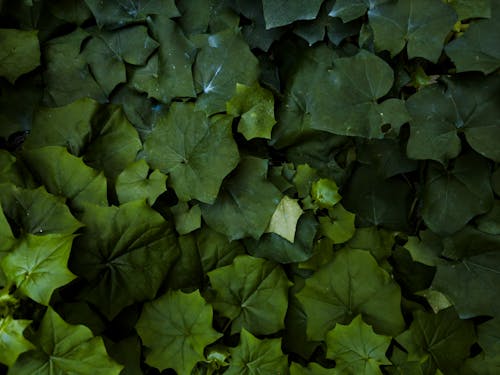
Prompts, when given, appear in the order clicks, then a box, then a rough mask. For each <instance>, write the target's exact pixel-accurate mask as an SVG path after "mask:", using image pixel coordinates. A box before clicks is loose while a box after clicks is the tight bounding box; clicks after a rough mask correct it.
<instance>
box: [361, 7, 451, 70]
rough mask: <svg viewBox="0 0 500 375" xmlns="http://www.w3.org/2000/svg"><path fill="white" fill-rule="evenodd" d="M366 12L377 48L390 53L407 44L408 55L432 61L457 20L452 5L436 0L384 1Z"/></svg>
mask: <svg viewBox="0 0 500 375" xmlns="http://www.w3.org/2000/svg"><path fill="white" fill-rule="evenodd" d="M368 16H369V18H370V26H371V28H372V29H373V33H374V37H375V47H376V48H377V49H378V50H387V51H389V52H390V53H391V55H392V56H394V55H396V54H398V53H399V52H400V51H401V50H402V49H403V48H404V47H405V45H406V44H408V45H407V51H408V58H410V59H411V58H414V57H424V58H426V59H427V60H430V61H432V62H437V60H438V58H439V56H440V55H441V51H442V49H443V45H444V41H445V38H446V35H447V34H448V33H449V32H450V31H451V29H452V28H453V24H454V23H455V22H456V20H457V16H456V14H455V12H454V10H453V8H451V7H450V6H449V5H447V4H445V3H444V2H443V1H440V0H398V1H397V2H386V3H383V4H380V5H377V6H375V7H374V8H372V9H370V10H369V11H368Z"/></svg>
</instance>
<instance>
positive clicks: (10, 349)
mask: <svg viewBox="0 0 500 375" xmlns="http://www.w3.org/2000/svg"><path fill="white" fill-rule="evenodd" d="M30 324H31V320H18V319H14V318H12V316H7V317H5V318H0V363H3V364H4V365H7V366H12V365H13V364H14V362H15V361H16V359H17V357H18V356H19V355H20V354H21V353H24V352H27V351H28V350H31V349H34V346H33V344H32V343H31V342H29V341H28V340H26V338H25V337H24V335H23V332H24V330H25V329H26V327H28V326H29V325H30Z"/></svg>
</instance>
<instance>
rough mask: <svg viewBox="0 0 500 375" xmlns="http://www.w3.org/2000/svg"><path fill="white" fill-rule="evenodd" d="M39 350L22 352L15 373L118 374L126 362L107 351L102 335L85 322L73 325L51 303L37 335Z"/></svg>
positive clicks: (12, 369)
mask: <svg viewBox="0 0 500 375" xmlns="http://www.w3.org/2000/svg"><path fill="white" fill-rule="evenodd" d="M33 343H34V344H35V345H36V347H37V349H36V351H29V352H26V353H23V354H21V355H20V356H19V358H18V359H17V361H16V363H15V364H14V365H13V366H12V367H11V368H10V369H9V373H12V374H40V375H50V374H81V375H92V374H94V375H118V374H120V372H121V370H122V368H123V366H122V365H119V364H118V363H116V362H115V361H113V360H112V359H111V358H110V357H109V356H108V354H107V353H106V348H105V347H104V343H103V341H102V338H101V337H94V336H93V334H92V332H91V331H90V329H88V328H87V327H85V326H83V325H70V324H68V323H66V322H65V321H64V320H62V319H61V317H60V316H59V315H57V313H56V312H55V311H54V310H53V309H52V308H51V307H49V308H48V309H47V312H46V313H45V315H44V317H43V319H42V322H41V324H40V328H39V329H38V331H37V332H36V333H35V335H34V337H33Z"/></svg>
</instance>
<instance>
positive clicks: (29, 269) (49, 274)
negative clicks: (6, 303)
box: [1, 234, 76, 305]
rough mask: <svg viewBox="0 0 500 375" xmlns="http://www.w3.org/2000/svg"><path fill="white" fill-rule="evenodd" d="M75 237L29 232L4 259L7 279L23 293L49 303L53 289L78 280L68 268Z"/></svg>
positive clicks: (3, 264)
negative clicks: (34, 234) (35, 234)
mask: <svg viewBox="0 0 500 375" xmlns="http://www.w3.org/2000/svg"><path fill="white" fill-rule="evenodd" d="M73 238H74V237H73V236H61V235H56V234H48V235H45V236H33V235H31V234H27V235H26V236H25V237H24V238H23V239H22V240H21V241H20V242H19V244H18V245H17V246H16V247H15V248H14V249H13V250H12V251H11V252H10V253H9V254H8V255H7V256H6V257H5V258H4V259H3V260H2V263H1V266H2V269H3V271H4V273H5V276H6V277H7V280H10V281H12V282H13V283H15V284H16V286H17V288H18V289H19V290H20V291H21V293H23V294H24V295H26V296H28V297H30V298H31V299H33V300H35V301H36V302H38V303H41V304H43V305H48V304H49V301H50V297H51V295H52V292H53V291H54V290H55V289H57V288H59V287H61V286H63V285H66V284H67V283H69V282H70V281H71V280H73V279H75V278H76V276H75V275H73V274H72V273H71V272H70V271H69V270H68V268H67V263H68V258H69V253H70V250H71V244H72V242H73Z"/></svg>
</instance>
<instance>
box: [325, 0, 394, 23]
mask: <svg viewBox="0 0 500 375" xmlns="http://www.w3.org/2000/svg"><path fill="white" fill-rule="evenodd" d="M379 3H382V4H383V3H384V0H337V1H335V5H334V6H333V8H332V10H331V11H330V13H329V16H331V17H340V18H341V19H342V21H344V22H349V21H352V20H354V19H356V18H359V17H361V16H363V15H364V14H365V13H366V11H367V10H368V9H369V8H372V7H373V6H374V5H377V4H379Z"/></svg>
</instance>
